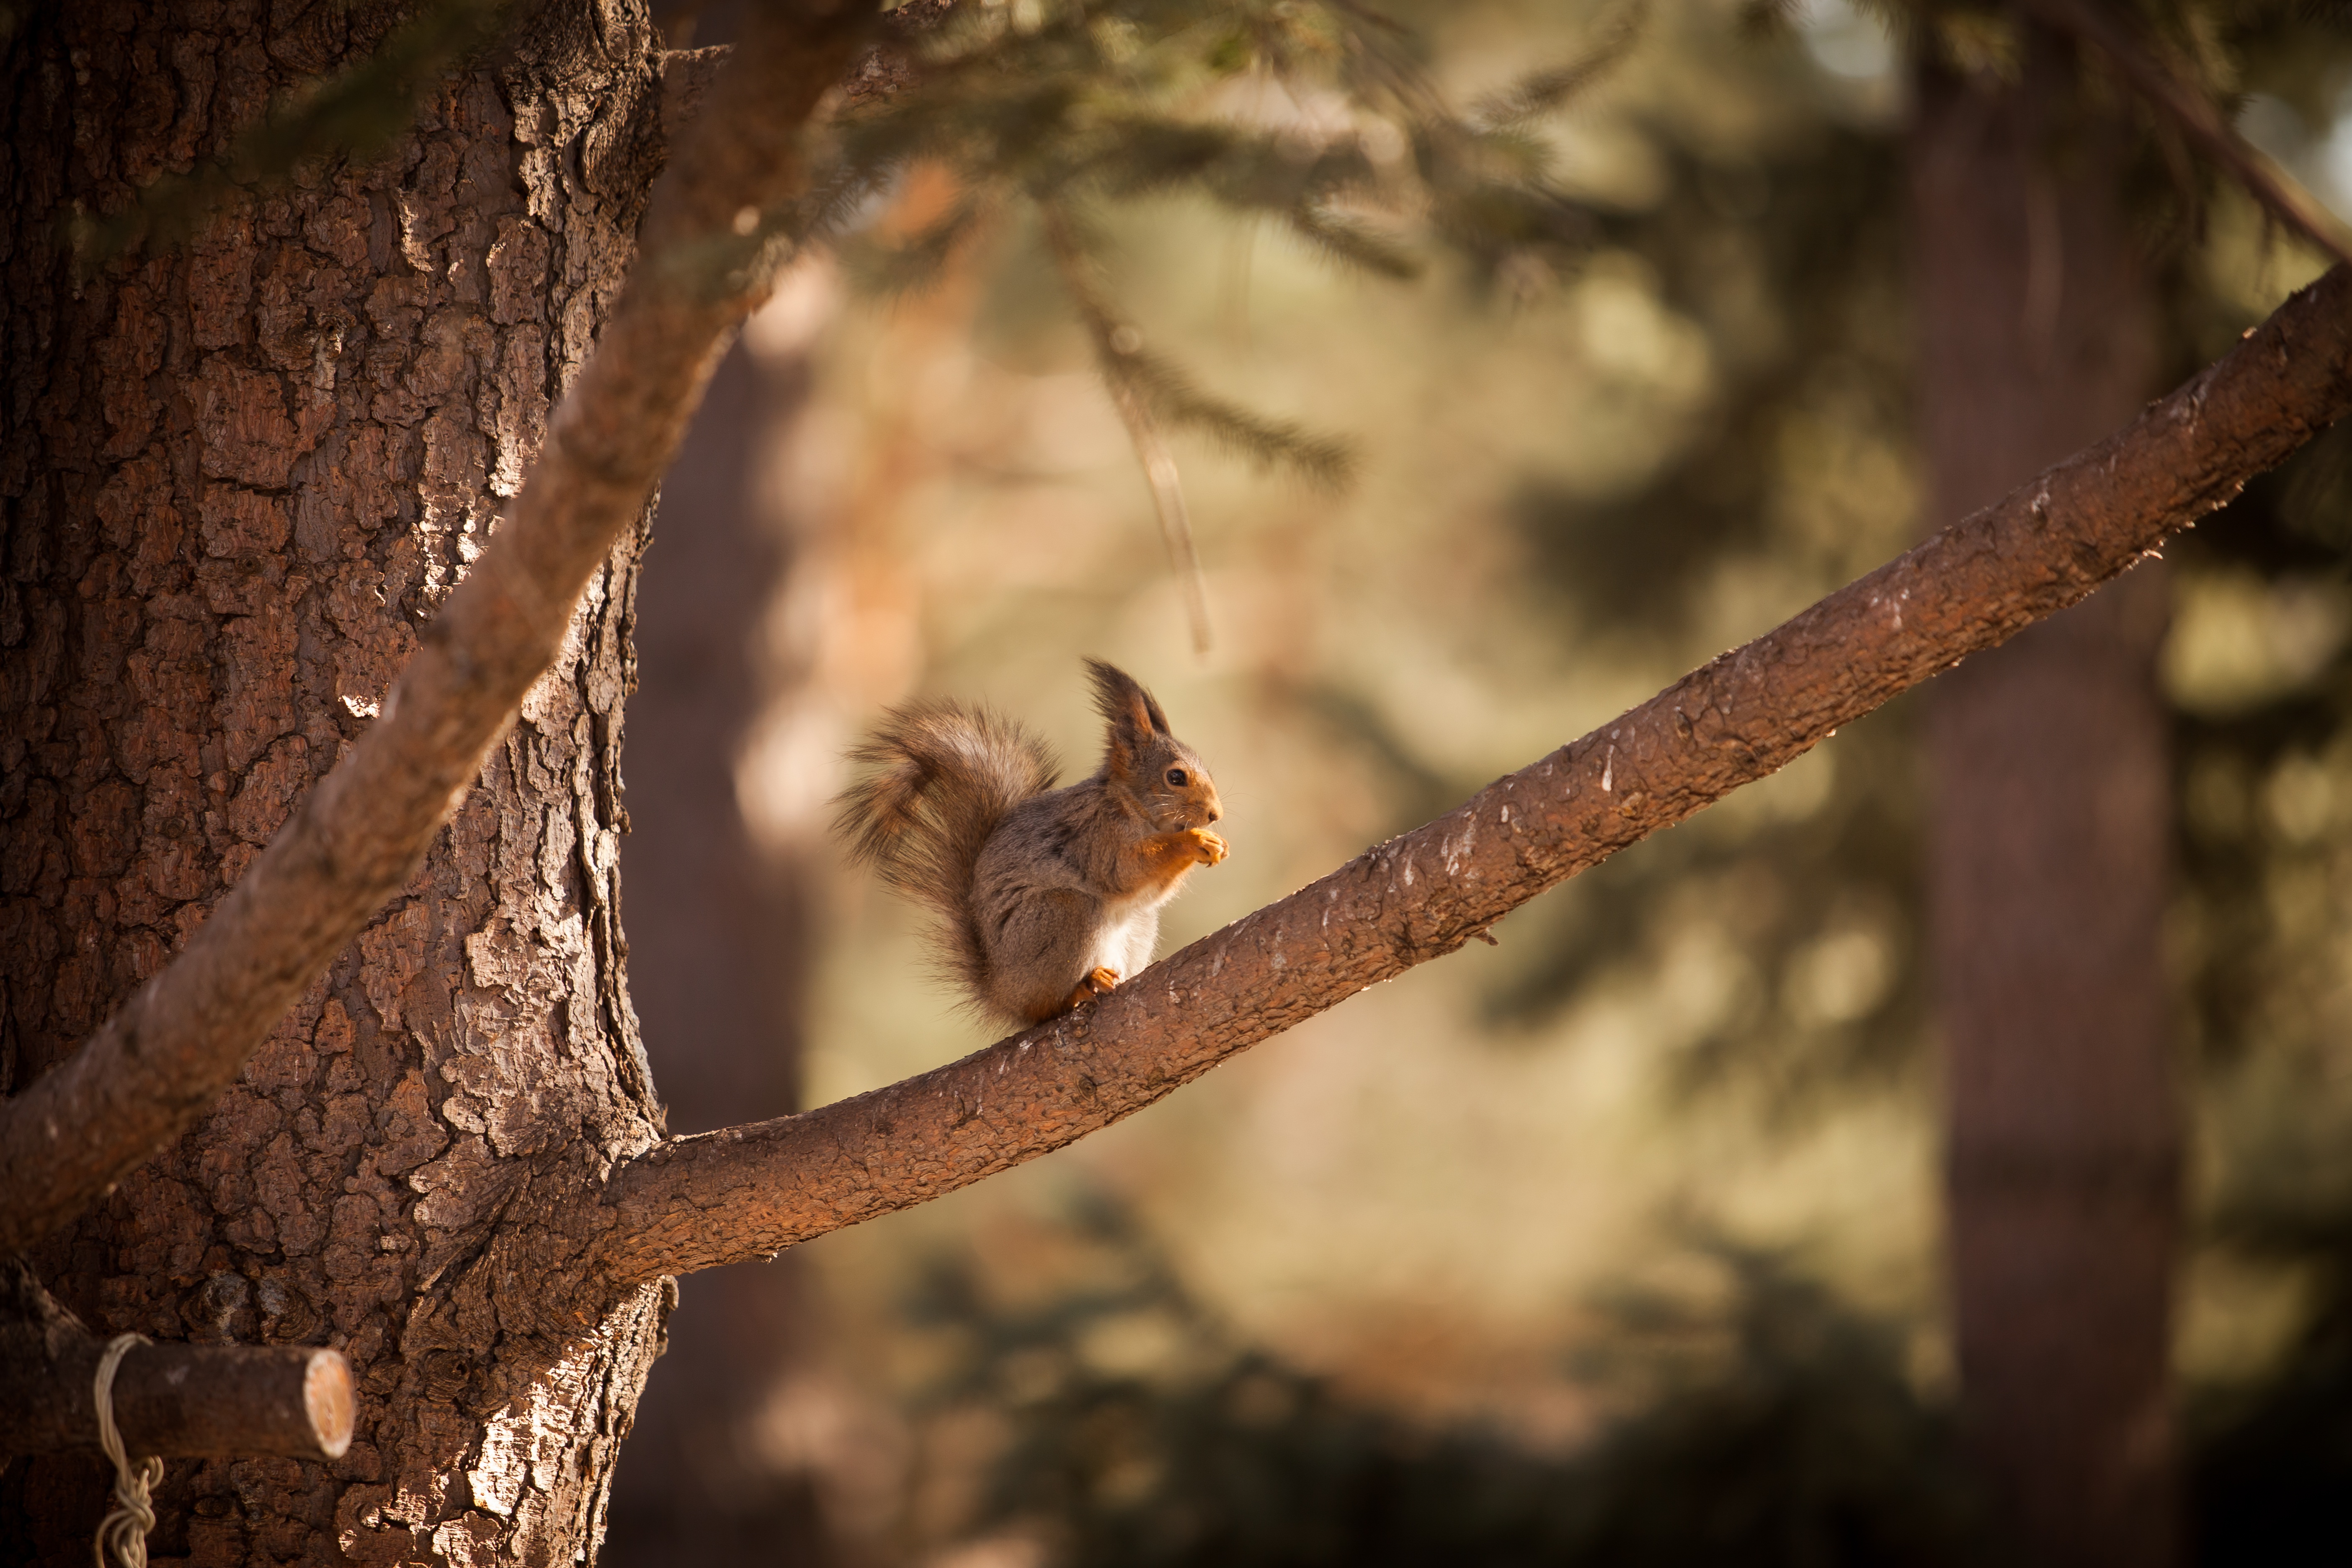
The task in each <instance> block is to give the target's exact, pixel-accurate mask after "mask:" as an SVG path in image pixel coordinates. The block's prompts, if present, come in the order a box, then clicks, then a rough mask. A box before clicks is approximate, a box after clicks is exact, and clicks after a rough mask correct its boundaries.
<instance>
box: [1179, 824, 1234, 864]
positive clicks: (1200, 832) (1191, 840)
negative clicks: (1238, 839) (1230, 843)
mask: <svg viewBox="0 0 2352 1568" xmlns="http://www.w3.org/2000/svg"><path fill="white" fill-rule="evenodd" d="M1184 839H1185V842H1186V843H1188V844H1190V845H1191V846H1192V853H1193V854H1195V855H1198V856H1199V857H1200V858H1201V864H1202V865H1203V866H1213V865H1215V864H1216V863H1217V862H1218V861H1220V860H1222V859H1223V858H1225V857H1226V856H1227V855H1230V854H1232V853H1233V851H1232V850H1230V849H1227V848H1226V847H1225V841H1224V840H1223V839H1222V838H1220V837H1217V836H1216V835H1215V834H1213V833H1212V832H1210V831H1209V830H1208V829H1207V828H1205V827H1188V828H1186V829H1185V830H1184Z"/></svg>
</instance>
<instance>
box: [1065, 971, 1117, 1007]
mask: <svg viewBox="0 0 2352 1568" xmlns="http://www.w3.org/2000/svg"><path fill="white" fill-rule="evenodd" d="M1117 985H1118V970H1116V969H1105V968H1102V967H1101V966H1100V965H1097V966H1096V967H1095V968H1093V969H1089V970H1088V971H1087V977H1086V978H1085V979H1084V980H1081V981H1079V982H1078V984H1077V989H1076V990H1074V991H1072V992H1071V993H1070V999H1069V1000H1068V1001H1066V1002H1065V1003H1063V1004H1062V1010H1063V1011H1064V1012H1067V1011H1069V1009H1071V1008H1073V1007H1075V1006H1076V1005H1078V1004H1079V1003H1081V1002H1091V1001H1093V1000H1094V999H1095V998H1096V997H1097V996H1108V995H1109V994H1111V991H1112V989H1113V988H1114V987H1115V986H1117Z"/></svg>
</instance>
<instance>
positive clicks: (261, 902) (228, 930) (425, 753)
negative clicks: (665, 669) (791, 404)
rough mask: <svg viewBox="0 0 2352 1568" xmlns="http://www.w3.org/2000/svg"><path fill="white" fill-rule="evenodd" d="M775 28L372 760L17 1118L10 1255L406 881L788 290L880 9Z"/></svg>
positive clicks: (171, 1116)
mask: <svg viewBox="0 0 2352 1568" xmlns="http://www.w3.org/2000/svg"><path fill="white" fill-rule="evenodd" d="M754 11H755V13H756V14H757V16H758V17H759V21H758V22H757V24H756V25H755V26H753V28H752V29H751V37H748V38H747V39H746V41H745V42H744V43H742V44H741V45H739V46H738V47H737V48H736V50H735V55H736V58H734V59H733V60H732V61H731V62H730V64H729V65H728V66H727V68H725V69H724V70H723V72H722V73H721V74H720V76H719V79H718V81H717V82H716V83H715V84H714V86H713V87H712V89H711V94H710V103H709V107H708V109H707V110H705V111H704V112H703V113H701V114H699V115H698V116H697V117H696V119H695V120H694V121H693V122H692V123H691V125H690V126H689V127H688V131H687V132H686V133H685V137H684V145H683V146H682V147H681V148H680V150H679V153H678V156H677V162H676V163H675V164H674V165H673V167H672V169H671V170H670V172H669V173H668V174H667V175H666V176H665V177H664V178H663V180H662V181H661V183H660V184H657V185H656V188H655V194H654V200H653V205H652V207H651V209H650V210H649V212H648V213H647V215H646V222H645V226H644V229H643V232H642V234H641V235H640V237H639V259H638V263H637V266H636V268H635V271H634V273H633V274H632V276H631V279H630V282H629V286H628V289H627V290H626V292H625V294H624V296H623V298H622V300H621V301H620V303H619V305H618V306H617V307H616V309H615V310H614V314H613V317H612V320H611V321H609V322H608V323H607V324H606V326H605V328H604V334H603V337H602V339H601V341H600V342H599V343H598V345H597V348H596V352H595V353H594V354H593V357H592V358H591V359H590V361H589V363H588V364H587V365H586V366H585V367H584V368H583V370H582V371H581V373H580V375H579V378H578V379H577V381H576V382H575V383H574V384H573V385H572V390H571V392H570V393H569V394H568V395H566V396H565V398H564V400H563V403H562V406H561V407H559V408H558V409H557V411H556V414H555V416H554V418H553V420H552V421H551V425H550V427H549V431H548V438H547V442H546V445H545V447H543V448H542V449H541V453H540V455H539V458H538V460H537V461H536V463H535V464H534V465H533V467H532V469H531V473H530V479H529V482H528V483H527V484H526V485H525V486H524V489H523V491H522V494H521V495H520V497H518V498H517V500H516V501H515V504H514V507H513V509H512V510H511V512H510V514H509V516H508V517H507V518H506V520H505V521H504V522H503V523H502V524H501V525H500V526H499V530H498V532H497V534H496V536H495V539H494V541H493V542H492V544H491V546H490V548H489V550H488V552H486V553H485V554H484V555H483V557H482V559H481V561H480V562H479V563H478V564H477V565H476V567H475V568H474V570H473V572H472V573H471V574H468V575H467V578H466V581H465V582H464V584H461V585H460V586H459V588H458V589H457V592H456V593H455V594H453V595H451V596H450V599H449V601H448V603H447V605H446V607H445V608H444V610H443V612H442V614H441V616H440V617H439V618H438V619H437V620H436V621H435V622H434V623H433V625H432V626H430V627H428V628H427V629H426V632H425V638H424V643H423V646H422V647H419V648H418V650H417V651H416V653H415V657H414V658H411V660H410V661H409V664H408V667H407V668H405V669H404V671H403V672H402V674H401V677H400V680H399V683H398V684H397V685H396V686H395V687H394V689H393V692H392V695H391V697H390V698H389V699H388V700H386V701H385V703H384V705H383V716H382V717H381V718H379V719H378V720H377V721H375V723H374V724H373V725H372V726H370V728H369V730H368V731H367V733H366V734H365V735H364V736H362V738H361V740H360V742H359V743H358V744H357V745H356V746H354V747H353V748H352V752H351V754H350V755H349V756H348V757H346V758H345V759H344V760H343V761H342V763H340V764H339V765H338V766H337V767H336V768H335V770H334V771H333V772H332V773H330V774H329V775H328V776H327V777H326V778H325V779H323V780H321V781H320V784H319V786H318V787H317V788H316V789H314V790H313V791H312V792H311V793H310V795H309V796H308V797H307V798H306V799H305V800H304V802H303V804H302V806H301V808H300V810H299V812H297V813H296V815H295V816H294V817H293V819H292V820H291V821H289V823H288V824H287V825H286V826H285V827H284V828H283V829H281V830H280V831H279V832H278V837H276V838H275V839H273V840H272V841H271V842H270V845H269V847H268V849H267V850H265V851H264V852H263V853H262V855H261V856H260V858H258V859H257V860H256V861H255V862H254V863H253V866H252V867H251V868H250V869H248V870H247V873H246V875H245V877H244V879H242V880H240V881H239V882H238V883H237V885H236V888H235V889H232V890H231V891H230V893H229V895H228V897H227V898H226V900H223V902H222V903H221V905H220V907H219V908H218V909H217V910H215V911H214V912H213V915H212V918H211V919H210V920H208V921H205V924H204V926H203V927H202V928H201V929H200V930H199V931H197V932H196V934H195V936H194V938H193V939H192V940H191V941H190V942H189V943H188V945H187V947H186V948H185V949H184V950H183V951H182V952H181V953H180V954H179V956H178V957H177V958H175V959H174V960H173V962H172V963H171V964H170V966H169V967H167V968H166V969H164V970H163V972H162V973H159V974H157V975H155V976H154V977H153V978H152V979H151V980H150V981H149V982H148V983H147V984H146V985H145V986H143V987H142V989H141V990H140V991H139V993H138V994H136V995H134V996H133V997H132V998H131V1000H130V1001H129V1002H128V1003H126V1004H125V1005H123V1006H122V1007H121V1009H120V1010H118V1011H117V1012H116V1013H115V1015H114V1016H113V1017H111V1018H110V1019H109V1020H108V1021H107V1022H106V1024H105V1025H104V1026H102V1027H101V1028H100V1030H99V1031H98V1033H97V1034H95V1035H93V1036H92V1037H90V1038H89V1040H88V1041H87V1042H85V1043H84V1044H83V1046H82V1047H81V1049H80V1050H79V1051H78V1052H76V1053H75V1055H74V1056H72V1057H71V1058H68V1060H66V1061H65V1062H64V1063H62V1064H60V1065H59V1066H58V1068H56V1069H55V1070H53V1071H51V1072H49V1073H48V1074H47V1075H45V1076H44V1077H42V1078H40V1079H37V1080H36V1081H35V1082H34V1083H33V1084H32V1085H31V1087H30V1088H28V1089H26V1090H25V1092H23V1093H22V1094H20V1095H18V1096H16V1098H15V1099H13V1100H7V1101H5V1102H0V1252H8V1251H15V1250H20V1249H22V1248H23V1247H26V1245H28V1244H29V1243H31V1242H33V1241H35V1240H37V1239H38V1238H39V1237H41V1236H43V1235H45V1234H47V1232H48V1231H50V1230H52V1229H54V1228H55V1227H56V1226H59V1225H61V1224H63V1223H65V1222H66V1221H67V1220H68V1219H70V1218H71V1217H72V1216H73V1215H75V1214H77V1213H79V1211H80V1210H81V1208H82V1207H83V1206H84V1205H87V1204H88V1203H89V1201H90V1200H91V1199H93V1198H94V1197H96V1196H97V1195H98V1194H100V1193H101V1192H103V1191H104V1190H105V1189H106V1188H107V1187H108V1186H109V1185H110V1184H112V1183H114V1182H116V1181H118V1180H120V1179H121V1177H122V1176H124V1175H125V1174H127V1173H129V1172H130V1171H131V1169H132V1168H133V1167H135V1166H136V1165H138V1164H139V1163H141V1162H142V1161H143V1160H145V1159H146V1158H147V1157H148V1156H149V1155H151V1154H152V1153H153V1152H155V1151H156V1149H158V1148H159V1147H161V1146H162V1145H163V1143H164V1142H166V1141H167V1140H169V1139H171V1138H173V1137H174V1136H176V1135H177V1134H178V1133H179V1132H181V1131H184V1129H186V1128H187V1127H188V1126H189V1125H191V1124H192V1123H193V1122H194V1121H195V1120H196V1118H197V1117H198V1116H200V1115H201V1114H203V1112H204V1111H205V1109H206V1108H207V1107H209V1106H210V1105H211V1104H212V1103H213V1101H214V1100H215V1098H217V1097H218V1095H219V1094H220V1092H221V1091H222V1090H223V1089H226V1087H227V1086H228V1084H229V1083H230V1082H231V1081H232V1080H233V1079H235V1078H236V1073H237V1070H238V1068H241V1067H242V1066H243V1065H244V1063H245V1060H246V1058H247V1057H248V1056H250V1055H251V1054H252V1052H253V1050H254V1048H255V1047H256V1046H257V1045H258V1044H259V1043H260V1042H261V1040H262V1039H263V1037H265V1036H266V1035H267V1034H268V1031H269V1029H270V1028H271V1027H272V1026H274V1025H275V1024H276V1022H277V1020H278V1017H279V1016H281V1015H283V1014H284V1013H285V1011H286V1010H287V1009H288V1008H289V1007H290V1006H292V1005H294V1003H295V1001H296V1000H297V999H298V998H299V996H300V995H301V994H302V992H303V990H304V988H305V987H307V986H308V985H309V984H310V982H311V981H312V980H313V979H314V978H315V977H316V976H317V975H318V974H319V973H320V972H321V971H323V970H324V969H325V968H326V966H327V964H328V963H330V962H331V960H332V959H333V958H334V956H335V955H336V954H337V953H338V952H341V951H342V949H343V947H344V946H345V945H346V944H348V943H349V942H351V940H352V937H353V936H355V935H357V934H358V932H359V930H360V928H361V927H362V925H363V924H364V923H365V922H366V921H367V920H368V918H369V917H370V916H371V915H372V914H373V912H374V911H375V910H376V909H377V908H378V906H380V905H381V904H382V903H383V901H384V900H385V899H387V898H388V897H390V896H391V895H392V894H393V893H394V891H396V890H397V889H399V888H400V886H401V885H402V883H404V881H405V880H406V879H407V878H408V877H409V875H410V874H411V872H412V871H413V869H414V868H415V865H416V864H417V862H418V860H419V859H420V858H422V857H423V855H424V853H425V847H426V846H427V845H428V844H429V843H430V842H431V840H432V837H433V835H434V834H435V833H436V832H437V831H438V830H439V828H440V826H441V825H442V824H443V823H444V822H445V821H446V820H447V819H448V817H449V815H450V813H451V812H453V811H454V810H455V809H456V808H457V803H458V801H459V800H460V799H462V798H463V796H464V793H465V791H466V789H467V786H468V785H469V784H471V783H472V781H473V779H474V776H475V774H476V773H478V771H479V769H480V767H481V763H482V759H483V757H484V755H485V754H486V752H488V749H489V748H490V746H491V745H493V744H494V743H495V742H496V741H497V740H498V738H499V736H500V735H501V734H503V733H504V732H505V731H506V728H507V726H508V724H509V722H510V721H511V720H512V718H513V715H514V712H515V709H516V706H517V704H518V703H520V700H522V696H523V694H524V692H525V691H526V690H528V689H530V684H531V682H532V681H534V680H536V679H538V678H539V676H540V675H541V673H542V672H543V671H544V670H546V669H547V668H548V667H549V666H550V664H551V663H552V662H553V660H554V658H555V655H556V653H557V651H558V649H559V648H560V647H562V638H563V636H564V631H565V628H566V626H568V625H569V624H570V622H571V619H572V610H573V608H574V606H575V605H576V604H577V602H578V599H579V596H580V594H581V591H582V590H583V588H584V587H585V586H586V584H587V583H588V580H589V578H590V576H591V575H592V574H593V573H594V572H595V571H596V569H597V568H598V566H599V565H600V564H601V563H603V562H604V558H605V556H606V555H607V553H608V552H610V551H611V549H612V547H613V544H614V541H615V540H616V539H617V538H618V537H619V536H620V534H621V532H622V531H623V530H624V529H625V528H626V527H627V526H628V525H629V524H630V522H631V521H634V520H635V518H636V517H637V515H638V513H639V512H640V510H642V509H643V507H644V506H645V501H646V495H647V494H648V493H649V492H650V491H651V489H652V488H653V485H654V481H655V480H656V479H657V478H658V477H659V476H660V474H661V471H662V469H663V468H664V467H666V466H667V463H668V461H669V458H670V455H671V454H672V453H673V452H674V451H675V450H676V449H677V440H678V437H679V434H680V433H681V431H682V430H683V429H684V427H685V425H686V421H687V419H688V416H691V414H692V413H693V411H694V408H695V405H697V404H698V402H699V401H700V399H701V395H702V387H703V384H704V382H705V381H706V379H707V378H708V377H709V373H710V368H711V366H712V365H713V364H714V363H716V361H717V357H718V354H719V350H720V349H721V348H723V347H724V346H725V342H726V339H727V336H728V334H729V333H730V331H732V330H733V328H734V327H735V326H736V324H737V323H738V322H740V321H741V320H742V319H743V317H744V316H745V314H747V313H748V312H749V310H751V307H752V306H754V305H756V304H757V303H758V302H759V301H760V300H761V299H762V298H763V297H764V296H765V295H766V292H767V289H768V285H769V279H770V278H771V277H772V272H773V268H774V265H775V263H776V262H777V261H778V260H780V259H781V253H782V249H783V248H784V245H783V241H782V238H781V234H780V229H781V225H780V220H779V219H778V218H776V217H775V216H772V215H776V214H781V213H783V212H785V211H787V210H789V208H790V206H791V205H792V203H793V201H794V200H795V198H797V197H798V196H799V195H801V194H802V192H803V189H804V187H805V185H806V183H807V182H806V180H805V178H804V174H803V166H802V160H801V155H800V151H799V142H800V138H801V134H802V132H803V127H804V126H805V125H806V124H807V122H808V121H809V119H810V117H811V116H812V115H813V114H814V112H815V110H816V109H817V106H818V103H819V100H820V99H821V97H822V96H823V95H824V93H825V92H826V91H827V90H828V89H831V88H832V87H833V86H834V84H835V83H836V82H837V81H839V80H840V79H841V78H842V75H843V72H844V70H845V68H846V67H847V66H848V65H849V63H850V60H851V58H852V57H853V56H854V54H855V52H856V47H857V45H858V44H859V42H860V41H861V40H862V39H863V38H864V37H866V33H867V30H868V26H869V24H870V23H871V22H872V21H873V19H874V16H875V13H874V12H873V11H872V10H871V9H870V8H868V7H863V6H859V5H854V4H846V3H845V4H842V5H839V6H838V7H837V8H835V9H824V8H822V6H821V4H803V5H772V6H761V7H754Z"/></svg>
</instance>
